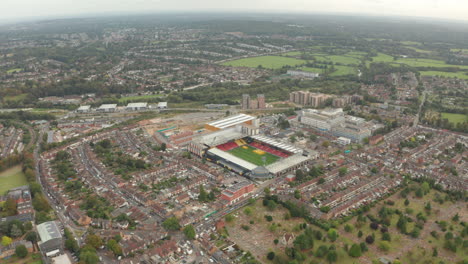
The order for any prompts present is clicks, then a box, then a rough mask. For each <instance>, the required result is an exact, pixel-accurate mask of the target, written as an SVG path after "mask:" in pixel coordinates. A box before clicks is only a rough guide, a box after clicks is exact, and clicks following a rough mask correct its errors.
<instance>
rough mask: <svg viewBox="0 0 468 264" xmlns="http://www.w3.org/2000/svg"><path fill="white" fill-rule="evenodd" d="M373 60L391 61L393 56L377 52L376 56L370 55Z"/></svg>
mask: <svg viewBox="0 0 468 264" xmlns="http://www.w3.org/2000/svg"><path fill="white" fill-rule="evenodd" d="M372 61H373V62H393V57H392V56H390V55H387V54H384V53H378V54H377V56H375V57H372Z"/></svg>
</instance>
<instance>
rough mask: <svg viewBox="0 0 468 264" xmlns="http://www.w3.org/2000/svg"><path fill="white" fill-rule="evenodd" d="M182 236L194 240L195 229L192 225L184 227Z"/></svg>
mask: <svg viewBox="0 0 468 264" xmlns="http://www.w3.org/2000/svg"><path fill="white" fill-rule="evenodd" d="M184 234H185V236H186V237H187V238H188V239H190V240H193V239H195V236H196V234H195V228H194V227H193V225H188V226H186V227H184Z"/></svg>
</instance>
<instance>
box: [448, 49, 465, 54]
mask: <svg viewBox="0 0 468 264" xmlns="http://www.w3.org/2000/svg"><path fill="white" fill-rule="evenodd" d="M450 51H451V52H461V53H465V54H468V49H450Z"/></svg>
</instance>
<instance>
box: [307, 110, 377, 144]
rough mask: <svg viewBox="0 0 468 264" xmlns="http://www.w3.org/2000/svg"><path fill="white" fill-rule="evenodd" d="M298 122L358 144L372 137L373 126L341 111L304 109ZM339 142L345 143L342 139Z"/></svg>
mask: <svg viewBox="0 0 468 264" xmlns="http://www.w3.org/2000/svg"><path fill="white" fill-rule="evenodd" d="M299 121H300V122H301V123H302V124H304V125H307V126H309V127H312V128H314V129H317V130H320V131H321V132H326V133H329V134H331V135H333V136H336V137H345V138H348V139H349V140H350V141H351V142H354V143H360V142H362V140H363V139H365V138H367V137H370V136H371V135H372V130H373V127H374V126H375V124H372V123H371V122H366V121H365V120H364V119H363V118H359V117H354V116H349V115H345V114H344V112H343V109H341V108H335V109H324V110H316V109H305V110H303V111H301V113H300V116H299ZM340 142H342V143H345V141H344V140H343V139H342V140H340Z"/></svg>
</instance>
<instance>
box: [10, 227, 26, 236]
mask: <svg viewBox="0 0 468 264" xmlns="http://www.w3.org/2000/svg"><path fill="white" fill-rule="evenodd" d="M10 235H11V236H12V237H15V238H16V237H20V236H22V235H23V231H22V230H21V228H19V227H18V225H16V224H14V225H12V226H11V230H10Z"/></svg>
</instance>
